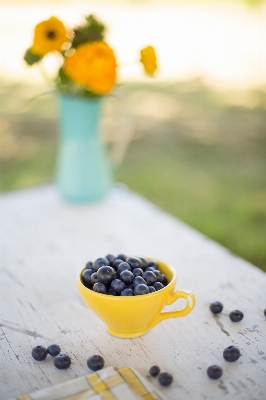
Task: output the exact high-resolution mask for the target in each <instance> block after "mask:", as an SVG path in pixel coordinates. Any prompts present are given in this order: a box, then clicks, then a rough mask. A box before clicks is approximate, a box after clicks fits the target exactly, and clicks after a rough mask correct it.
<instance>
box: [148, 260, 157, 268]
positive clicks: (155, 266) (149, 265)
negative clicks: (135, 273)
mask: <svg viewBox="0 0 266 400" xmlns="http://www.w3.org/2000/svg"><path fill="white" fill-rule="evenodd" d="M149 267H152V268H154V269H158V264H157V262H156V261H154V260H152V261H149V262H148V268H149Z"/></svg>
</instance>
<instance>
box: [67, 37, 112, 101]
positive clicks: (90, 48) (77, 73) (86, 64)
mask: <svg viewBox="0 0 266 400" xmlns="http://www.w3.org/2000/svg"><path fill="white" fill-rule="evenodd" d="M63 70H64V73H65V74H66V76H68V78H69V79H71V80H72V81H74V82H75V83H77V84H78V85H80V86H84V87H86V88H87V89H89V90H90V91H91V92H93V93H96V94H105V93H109V92H110V91H111V90H112V89H113V87H114V84H115V80H116V59H115V55H114V52H113V50H112V49H111V48H110V47H109V46H108V45H107V44H106V43H104V42H102V41H95V42H89V43H84V44H81V45H80V46H78V47H77V48H76V51H75V53H74V54H73V55H70V56H69V57H66V58H65V63H64V66H63Z"/></svg>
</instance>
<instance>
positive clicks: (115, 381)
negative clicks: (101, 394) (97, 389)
mask: <svg viewBox="0 0 266 400" xmlns="http://www.w3.org/2000/svg"><path fill="white" fill-rule="evenodd" d="M104 382H105V384H106V385H107V387H108V388H109V389H111V388H112V387H114V386H117V385H120V383H123V382H125V381H124V379H122V378H121V376H120V375H114V376H110V378H106V379H105V380H104Z"/></svg>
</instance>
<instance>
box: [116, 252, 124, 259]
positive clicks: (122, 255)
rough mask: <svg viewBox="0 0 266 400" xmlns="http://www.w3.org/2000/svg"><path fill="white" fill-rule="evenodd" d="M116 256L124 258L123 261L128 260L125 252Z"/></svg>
mask: <svg viewBox="0 0 266 400" xmlns="http://www.w3.org/2000/svg"><path fill="white" fill-rule="evenodd" d="M116 258H118V259H120V260H123V261H126V259H127V256H126V255H125V254H123V253H121V254H118V256H117V257H116Z"/></svg>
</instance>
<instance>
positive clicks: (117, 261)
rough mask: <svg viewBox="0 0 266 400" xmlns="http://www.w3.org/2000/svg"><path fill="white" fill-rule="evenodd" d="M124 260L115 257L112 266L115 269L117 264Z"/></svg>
mask: <svg viewBox="0 0 266 400" xmlns="http://www.w3.org/2000/svg"><path fill="white" fill-rule="evenodd" d="M122 262H124V260H121V258H117V259H116V260H114V261H113V268H115V269H117V268H118V265H119V264H121V263H122Z"/></svg>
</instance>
